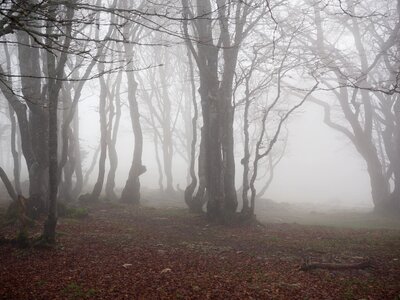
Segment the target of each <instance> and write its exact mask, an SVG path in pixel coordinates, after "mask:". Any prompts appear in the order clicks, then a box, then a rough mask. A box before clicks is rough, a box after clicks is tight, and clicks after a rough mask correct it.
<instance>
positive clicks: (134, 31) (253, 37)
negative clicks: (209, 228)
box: [0, 0, 400, 221]
mask: <svg viewBox="0 0 400 300" xmlns="http://www.w3.org/2000/svg"><path fill="white" fill-rule="evenodd" d="M225 2H226V1H205V2H204V3H201V2H198V3H196V5H194V3H191V2H188V1H186V0H182V1H176V0H170V1H168V3H166V4H161V3H158V2H157V1H155V2H148V1H142V2H141V4H140V5H138V6H137V7H136V4H134V3H130V4H127V3H122V2H121V3H120V2H119V1H116V2H115V3H114V4H113V6H112V7H113V8H112V9H111V8H109V7H108V5H109V4H106V3H103V4H101V3H102V1H100V2H99V3H100V4H96V3H92V2H90V1H89V2H88V3H85V4H84V5H79V6H73V7H67V6H66V7H64V8H65V9H64V10H63V9H61V10H60V9H58V8H57V9H55V15H57V18H56V19H55V21H54V22H55V24H52V25H51V24H50V23H51V22H53V21H51V20H50V19H46V18H45V20H41V21H38V24H36V25H35V24H34V23H35V21H34V20H35V18H30V14H32V16H35V15H36V14H37V12H36V11H30V10H29V9H28V8H27V7H20V8H18V9H16V8H15V7H14V6H13V5H11V4H9V3H8V4H4V9H6V10H8V11H9V12H10V13H14V12H15V14H19V13H21V12H22V11H24V12H25V13H26V12H27V14H28V15H27V17H26V19H24V22H26V27H27V28H34V27H35V26H37V27H38V28H40V30H39V32H36V31H34V30H31V31H28V32H25V33H24V32H23V30H22V29H21V28H20V27H18V26H20V25H18V26H17V27H18V28H20V29H21V30H16V32H14V31H13V30H12V29H11V28H14V27H13V26H16V25H14V23H13V21H10V20H9V19H4V22H6V21H7V20H9V22H11V23H10V25H9V27H7V28H8V29H7V30H6V31H4V34H2V36H1V38H2V45H1V46H2V48H3V51H2V53H1V55H0V65H1V70H0V71H1V72H0V75H1V82H0V88H1V97H0V101H1V102H0V103H1V106H0V111H1V121H0V123H1V124H0V125H1V126H2V127H1V128H0V129H1V136H0V138H1V151H2V154H1V157H0V159H1V161H0V166H1V168H2V169H1V170H3V171H4V172H2V182H3V183H4V186H5V187H6V189H5V188H3V185H2V191H3V193H2V194H3V196H2V199H6V200H11V199H14V200H15V199H16V198H18V195H23V196H24V197H26V198H27V199H28V198H29V199H30V198H32V199H34V201H37V203H36V204H35V205H34V206H35V209H39V208H38V207H37V206H40V207H42V208H43V209H44V208H46V209H47V208H48V207H52V210H53V214H55V212H56V209H55V208H54V207H56V206H57V205H56V203H58V202H59V203H66V204H68V205H69V204H73V205H75V204H79V203H81V202H85V201H89V202H96V201H98V200H99V199H101V200H102V201H112V202H116V203H119V202H121V203H131V204H135V205H140V204H141V201H142V202H144V201H149V200H151V199H150V198H151V197H152V196H151V195H150V196H149V195H148V193H149V192H150V194H151V193H153V194H157V195H158V196H157V197H159V198H160V199H161V198H165V203H167V202H168V201H172V202H174V203H180V204H181V205H182V207H186V206H187V208H188V209H189V211H192V212H197V213H206V214H207V216H208V217H209V218H211V219H215V220H220V221H221V219H224V218H225V215H226V214H228V215H231V214H233V215H236V214H241V215H242V216H244V217H245V218H249V217H250V216H251V218H252V217H253V216H255V215H256V210H257V207H258V206H260V207H263V205H265V204H268V203H270V202H271V201H272V202H273V203H281V204H293V205H295V206H298V205H301V204H302V205H305V206H307V207H313V208H315V209H317V208H318V209H333V210H337V209H357V210H360V211H363V212H365V211H375V212H377V211H379V212H381V213H382V212H384V214H386V213H392V212H393V211H397V210H399V211H400V204H399V203H400V202H399V193H400V187H399V186H400V182H399V178H400V168H399V166H400V163H399V161H400V160H399V157H400V151H399V149H400V147H399V145H398V140H399V134H398V132H400V131H399V130H398V129H399V126H400V125H399V124H400V121H399V112H398V108H399V103H400V102H399V101H400V99H399V90H398V86H399V82H398V81H399V76H398V71H397V70H398V64H399V57H398V47H399V41H398V39H399V37H398V23H399V21H398V9H399V8H398V7H397V6H396V4H395V3H394V2H392V1H383V2H382V3H375V2H373V1H370V2H371V3H369V2H368V5H365V4H363V3H358V2H354V3H353V2H352V1H348V2H346V4H343V3H342V2H341V1H338V2H336V1H322V2H321V1H320V2H318V1H308V0H307V1H289V2H285V1H283V2H277V3H275V4H274V5H273V6H271V5H270V3H269V2H265V1H258V0H257V1H249V3H247V2H246V3H242V2H241V1H228V2H226V3H225ZM14 9H16V10H15V11H14ZM38 9H39V10H41V9H42V7H41V6H40V5H39V7H38ZM44 14H45V13H44ZM63 19H65V20H66V21H65V23H63V24H62V25H59V24H58V23H57V22H59V21H60V22H62V21H61V20H63ZM7 22H8V21H7ZM7 22H6V23H7ZM6 23H5V24H6ZM50 25H51V26H50ZM53 25H54V26H53ZM46 26H47V27H46ZM60 26H61V27H60ZM45 28H47V31H46V32H45V31H43V30H44V29H45ZM67 32H69V34H68V33H67ZM36 37H37V38H36ZM46 43H47V44H46ZM46 47H47V48H46ZM49 49H50V50H51V49H52V50H54V51H50V50H49ZM146 193H147V194H146ZM50 199H51V200H50ZM39 204H40V205H39ZM142 204H143V203H142Z"/></svg>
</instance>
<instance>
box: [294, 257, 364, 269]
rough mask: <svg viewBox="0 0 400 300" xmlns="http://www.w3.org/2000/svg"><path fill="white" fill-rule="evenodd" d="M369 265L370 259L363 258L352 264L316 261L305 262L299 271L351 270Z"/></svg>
mask: <svg viewBox="0 0 400 300" xmlns="http://www.w3.org/2000/svg"><path fill="white" fill-rule="evenodd" d="M370 266H371V261H370V260H365V261H362V262H359V263H352V264H335V263H318V262H305V263H304V264H302V265H301V266H300V270H301V271H310V270H315V269H325V270H351V269H365V268H368V267H370Z"/></svg>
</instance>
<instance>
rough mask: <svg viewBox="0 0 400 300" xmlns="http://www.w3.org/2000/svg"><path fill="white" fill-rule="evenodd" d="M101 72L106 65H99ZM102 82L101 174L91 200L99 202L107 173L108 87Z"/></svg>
mask: <svg viewBox="0 0 400 300" xmlns="http://www.w3.org/2000/svg"><path fill="white" fill-rule="evenodd" d="M98 66H99V72H104V63H99V65H98ZM99 81H100V106H99V114H100V134H101V136H100V158H99V173H98V175H97V181H96V183H95V185H94V187H93V191H92V194H91V200H93V201H98V200H99V197H100V194H101V191H102V189H103V183H104V177H105V172H106V158H107V115H106V100H107V86H106V83H105V80H104V78H103V77H100V78H99Z"/></svg>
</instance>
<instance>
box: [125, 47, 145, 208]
mask: <svg viewBox="0 0 400 300" xmlns="http://www.w3.org/2000/svg"><path fill="white" fill-rule="evenodd" d="M124 48H125V55H126V57H127V60H129V61H131V60H132V58H133V46H132V44H124ZM127 68H128V69H127V71H126V77H127V79H128V100H129V112H130V116H131V121H132V129H133V134H134V137H135V146H134V150H133V160H132V165H131V168H130V170H129V175H128V180H127V181H126V184H125V187H124V189H123V190H122V194H121V199H120V200H121V201H122V202H127V203H131V204H136V205H139V204H140V179H139V177H140V175H142V174H143V173H144V172H146V167H145V166H144V165H142V152H143V134H142V127H141V125H140V114H139V107H138V102H137V98H136V91H137V86H138V84H137V82H136V80H135V77H134V73H133V72H131V71H129V70H132V69H133V64H132V62H130V63H129V64H128V66H127Z"/></svg>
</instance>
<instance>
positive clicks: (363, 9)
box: [301, 0, 400, 213]
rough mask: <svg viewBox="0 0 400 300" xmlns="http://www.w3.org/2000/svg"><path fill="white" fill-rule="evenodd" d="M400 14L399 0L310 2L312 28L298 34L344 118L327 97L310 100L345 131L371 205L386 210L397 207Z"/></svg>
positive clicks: (333, 125) (327, 119) (328, 121)
mask: <svg viewBox="0 0 400 300" xmlns="http://www.w3.org/2000/svg"><path fill="white" fill-rule="evenodd" d="M399 14H400V1H397V4H396V1H383V2H380V3H379V4H378V3H373V2H371V3H369V5H362V4H360V3H358V2H356V1H351V0H349V1H344V2H343V3H342V2H340V3H337V4H336V5H330V6H324V5H323V4H322V3H313V6H311V11H310V18H312V24H313V26H314V28H313V29H312V31H307V32H303V33H302V34H301V39H302V41H301V43H303V45H304V46H305V47H308V48H309V49H310V51H311V52H312V53H313V55H316V56H317V57H318V64H319V68H320V73H321V75H322V76H321V80H322V83H323V84H324V85H325V89H326V90H328V91H330V92H331V93H332V95H334V96H335V98H336V99H337V101H338V104H339V107H340V110H341V112H342V118H344V119H345V120H346V123H342V122H338V121H336V120H334V119H333V118H334V117H335V115H337V113H334V110H333V108H332V106H331V105H330V103H329V102H328V101H323V100H320V99H318V98H315V97H314V98H313V97H312V98H310V99H311V101H313V102H314V103H316V104H318V105H320V106H321V107H323V109H324V113H325V123H326V124H327V125H328V126H330V127H331V128H333V129H334V130H337V131H339V132H341V133H342V134H344V135H345V136H346V137H347V138H348V139H349V140H350V141H351V142H352V143H353V144H354V146H355V148H356V149H357V151H358V152H359V154H360V155H361V157H362V158H363V159H364V160H365V162H366V165H367V171H368V174H369V177H370V182H371V194H372V199H373V202H374V205H375V210H376V211H380V212H385V213H388V212H389V213H393V212H395V211H397V213H399V212H400V194H399V185H398V184H399V179H398V177H399V175H400V173H399V171H398V166H399V159H400V152H399V149H400V148H399V144H398V141H399V136H398V130H397V129H398V125H399V123H398V121H399V119H398V109H399V101H400V100H399V89H398V86H399V69H398V66H399V63H400V57H399V55H398V50H399V41H398V33H399V28H400V19H399ZM332 32H335V33H334V34H332ZM396 128H397V129H396Z"/></svg>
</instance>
